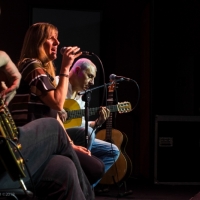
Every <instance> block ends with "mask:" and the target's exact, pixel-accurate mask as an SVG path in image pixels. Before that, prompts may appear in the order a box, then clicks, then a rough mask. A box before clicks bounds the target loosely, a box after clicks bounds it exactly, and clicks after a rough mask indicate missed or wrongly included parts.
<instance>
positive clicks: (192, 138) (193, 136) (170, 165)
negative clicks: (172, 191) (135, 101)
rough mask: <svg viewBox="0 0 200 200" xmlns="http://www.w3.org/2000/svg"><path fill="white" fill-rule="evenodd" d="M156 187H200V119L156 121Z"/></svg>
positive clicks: (187, 117) (156, 118)
mask: <svg viewBox="0 0 200 200" xmlns="http://www.w3.org/2000/svg"><path fill="white" fill-rule="evenodd" d="M154 153H155V154H154V183H155V184H179V185H181V184H188V185H193V184H198V185H200V116H166V115H157V116H156V117H155V149H154Z"/></svg>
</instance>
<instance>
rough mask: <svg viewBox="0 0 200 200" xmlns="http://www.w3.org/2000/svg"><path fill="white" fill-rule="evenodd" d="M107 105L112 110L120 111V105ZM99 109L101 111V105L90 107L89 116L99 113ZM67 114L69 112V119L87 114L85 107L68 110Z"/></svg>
mask: <svg viewBox="0 0 200 200" xmlns="http://www.w3.org/2000/svg"><path fill="white" fill-rule="evenodd" d="M106 107H107V108H108V109H109V110H110V112H116V111H118V105H110V106H106ZM66 111H67V110H66ZM98 111H99V107H96V108H90V109H89V116H92V115H95V114H97V112H98ZM67 114H68V119H75V118H80V117H83V116H84V115H85V109H80V110H71V111H67Z"/></svg>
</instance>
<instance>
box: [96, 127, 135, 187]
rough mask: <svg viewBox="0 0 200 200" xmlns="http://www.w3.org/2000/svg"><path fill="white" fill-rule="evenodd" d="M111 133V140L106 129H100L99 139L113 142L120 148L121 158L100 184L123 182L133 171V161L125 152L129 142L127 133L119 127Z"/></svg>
mask: <svg viewBox="0 0 200 200" xmlns="http://www.w3.org/2000/svg"><path fill="white" fill-rule="evenodd" d="M111 135H112V136H111V141H109V139H107V137H106V129H103V130H100V131H98V132H97V134H96V138H97V139H100V140H104V141H107V142H111V143H113V144H115V145H116V146H117V147H118V148H119V150H120V155H119V158H118V159H117V161H116V162H115V164H114V165H113V166H112V167H111V168H110V169H109V170H108V171H107V172H106V173H105V174H104V176H103V178H102V179H101V181H100V184H105V185H112V184H115V183H121V182H123V181H125V180H126V179H127V178H128V177H129V176H130V175H131V172H132V162H131V160H130V158H129V157H128V155H127V154H126V152H125V147H126V145H127V142H128V138H127V136H126V134H125V133H122V132H121V131H119V130H117V129H112V130H111Z"/></svg>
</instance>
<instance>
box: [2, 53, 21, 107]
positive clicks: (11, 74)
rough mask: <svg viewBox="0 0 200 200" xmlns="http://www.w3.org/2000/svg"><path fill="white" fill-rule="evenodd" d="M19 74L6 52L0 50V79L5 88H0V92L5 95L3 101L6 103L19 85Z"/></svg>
mask: <svg viewBox="0 0 200 200" xmlns="http://www.w3.org/2000/svg"><path fill="white" fill-rule="evenodd" d="M20 80H21V74H20V73H19V71H18V69H17V67H16V65H15V64H14V63H13V61H12V60H11V59H10V57H9V56H8V54H7V53H6V52H4V51H1V50H0V81H1V82H2V81H3V82H5V85H6V86H7V89H5V88H0V91H1V94H3V95H5V103H6V104H8V103H9V102H10V101H11V100H12V98H13V97H14V96H15V94H16V89H17V88H18V87H19V84H20Z"/></svg>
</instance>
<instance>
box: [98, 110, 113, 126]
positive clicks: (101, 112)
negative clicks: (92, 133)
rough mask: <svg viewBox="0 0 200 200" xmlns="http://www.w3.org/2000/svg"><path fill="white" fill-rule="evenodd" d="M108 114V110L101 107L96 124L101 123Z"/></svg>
mask: <svg viewBox="0 0 200 200" xmlns="http://www.w3.org/2000/svg"><path fill="white" fill-rule="evenodd" d="M109 116H110V110H109V109H108V108H106V107H101V108H100V111H99V118H98V120H96V126H100V125H102V124H103V123H104V122H105V121H106V120H107V119H108V117H109Z"/></svg>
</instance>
